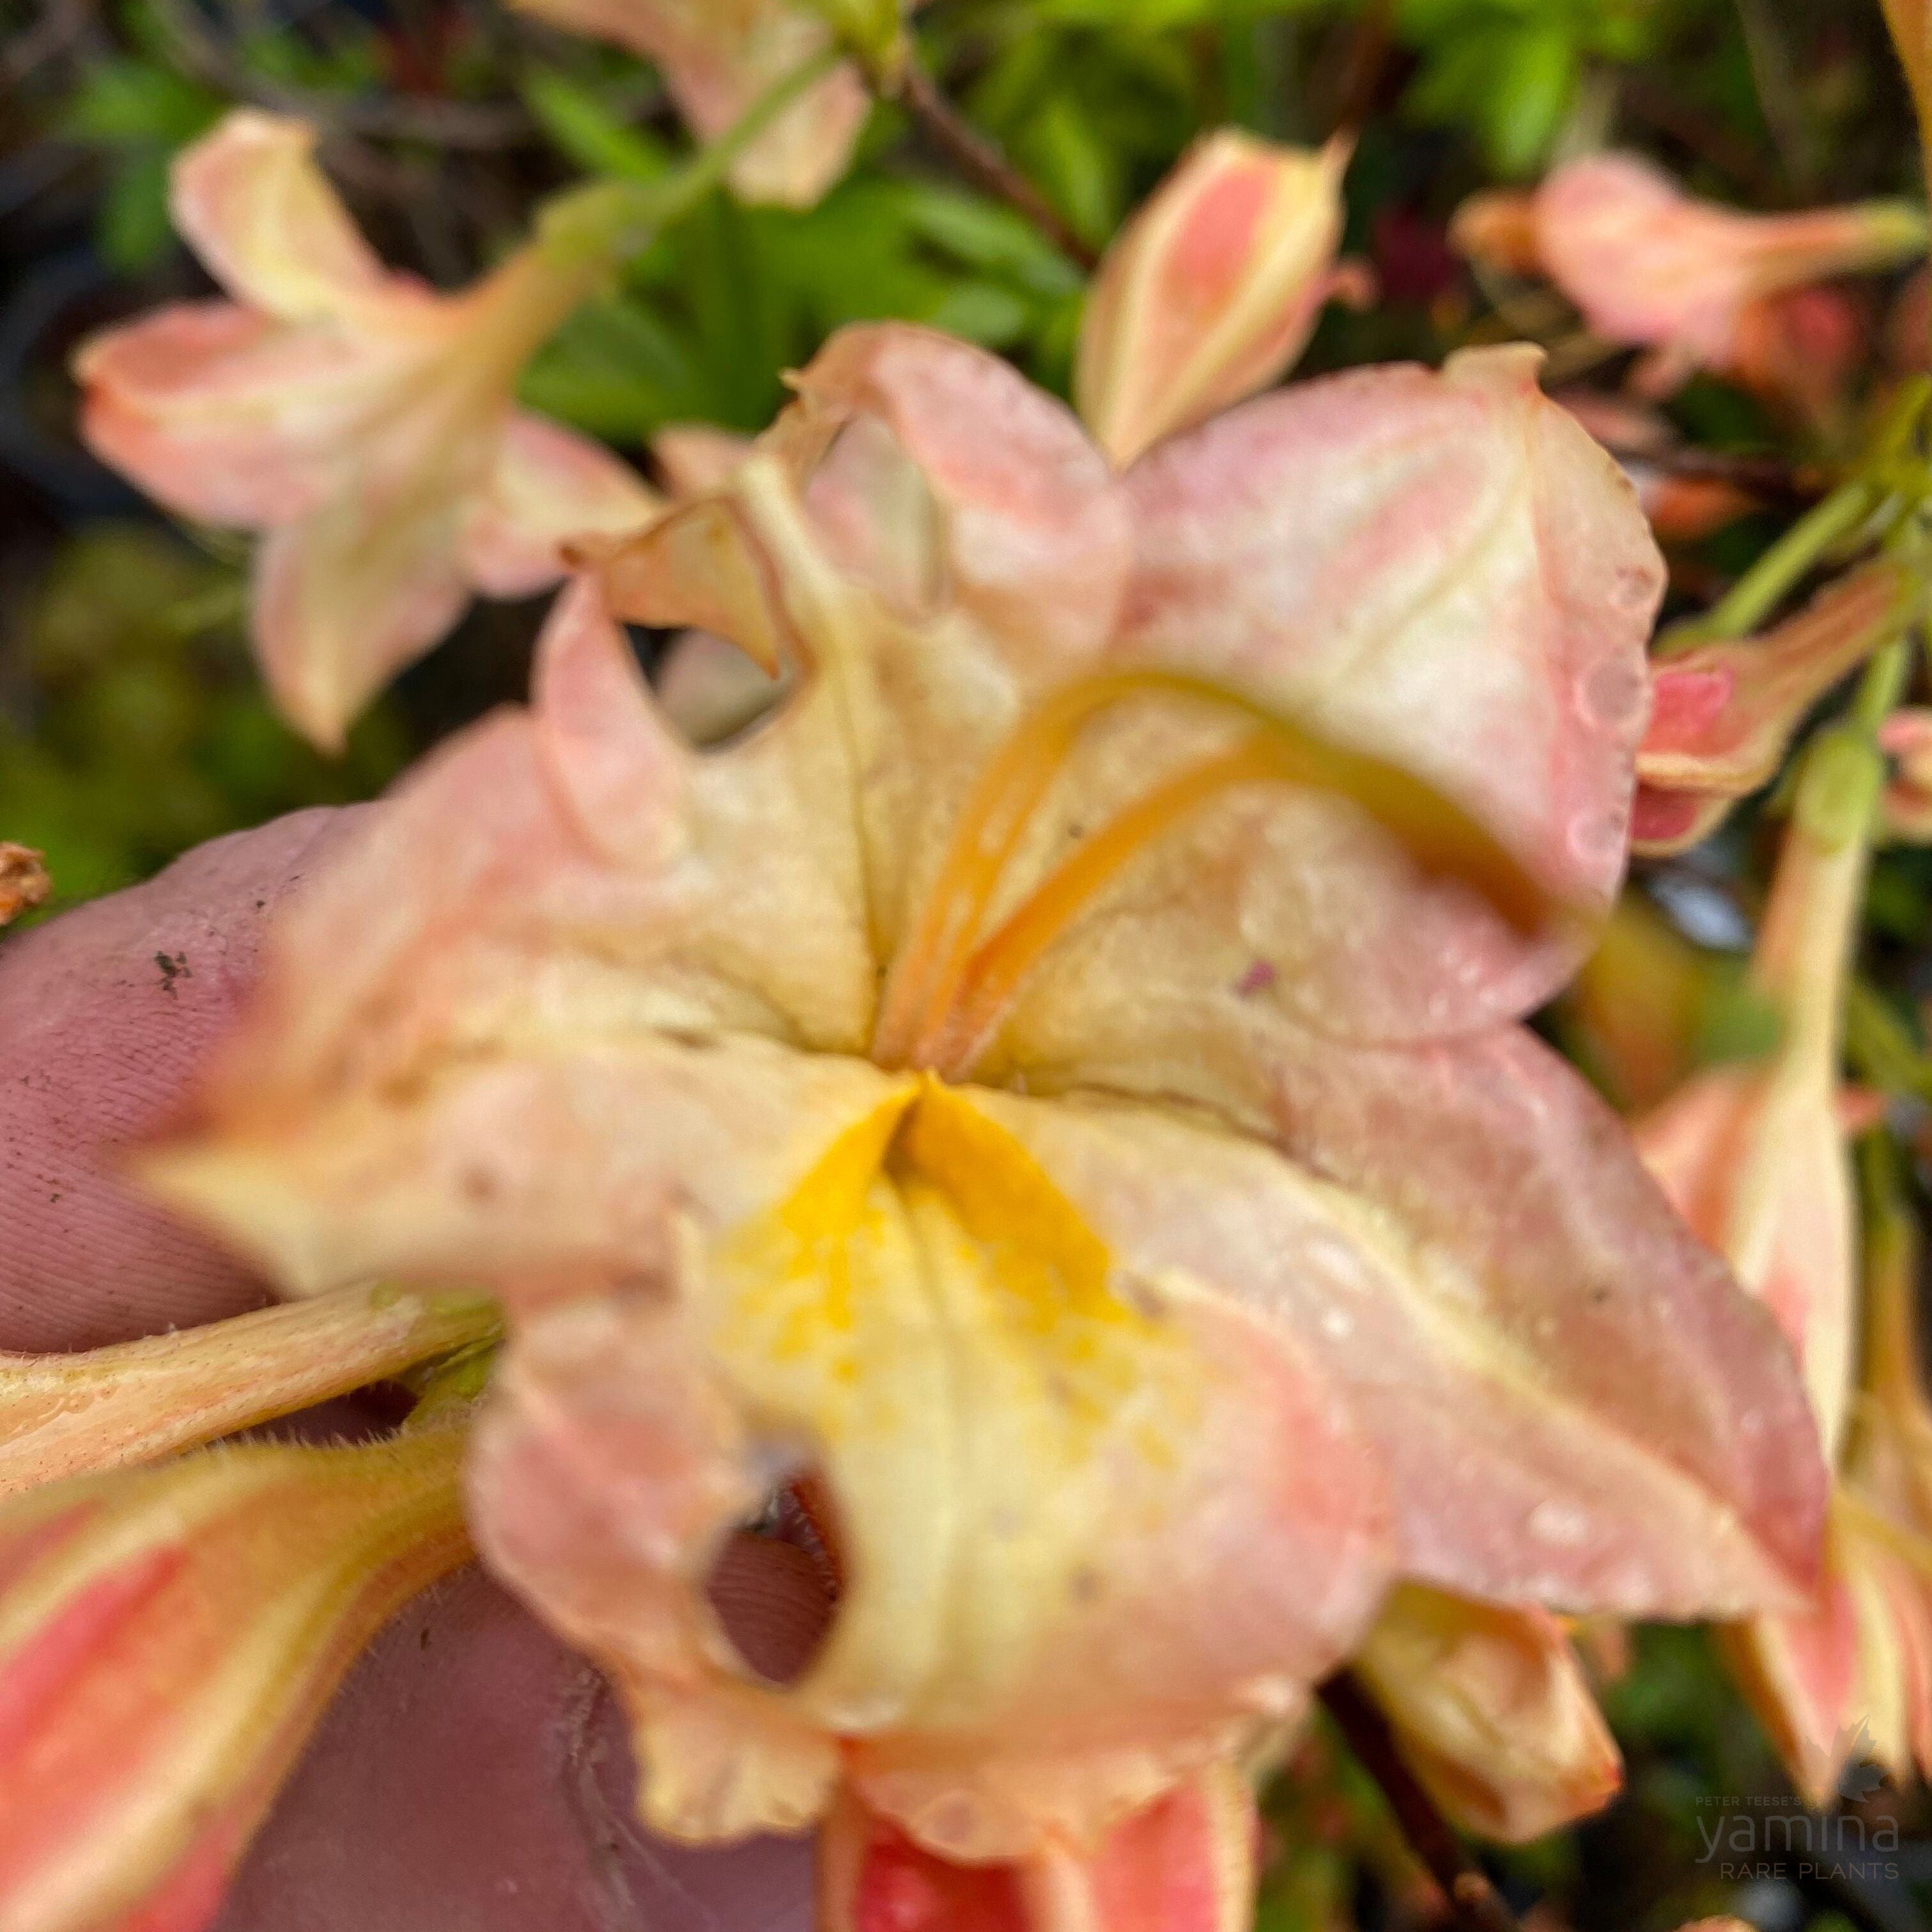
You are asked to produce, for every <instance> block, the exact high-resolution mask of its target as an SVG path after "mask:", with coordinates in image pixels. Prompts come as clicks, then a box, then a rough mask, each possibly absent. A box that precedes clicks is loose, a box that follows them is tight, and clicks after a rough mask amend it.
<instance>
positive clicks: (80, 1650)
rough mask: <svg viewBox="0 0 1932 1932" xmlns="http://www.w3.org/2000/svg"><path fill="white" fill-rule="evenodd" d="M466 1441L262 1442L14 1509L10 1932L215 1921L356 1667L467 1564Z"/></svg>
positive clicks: (5, 1766) (4, 1897)
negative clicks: (407, 1612) (305, 1748)
mask: <svg viewBox="0 0 1932 1932" xmlns="http://www.w3.org/2000/svg"><path fill="white" fill-rule="evenodd" d="M463 1440H464V1437H463V1432H462V1431H461V1430H458V1429H455V1428H449V1427H436V1428H425V1429H423V1430H421V1431H420V1432H419V1433H416V1434H413V1435H406V1436H404V1438H403V1439H400V1440H398V1441H397V1442H393V1443H382V1444H377V1445H370V1446H368V1447H365V1448H353V1449H326V1450H319V1449H308V1448H291V1447H289V1446H287V1445H266V1444H256V1445H249V1446H247V1447H245V1448H232V1449H229V1450H226V1451H222V1452H220V1453H219V1454H216V1453H214V1452H204V1453H202V1454H198V1455H196V1456H193V1457H187V1458H184V1459H183V1460H179V1461H178V1462H175V1463H171V1464H169V1465H167V1466H165V1467H163V1468H161V1469H156V1470H152V1471H148V1472H142V1473H140V1474H138V1475H114V1476H109V1477H103V1478H86V1479H83V1480H81V1481H77V1482H74V1483H68V1484H53V1485H50V1486H49V1487H44V1488H42V1489H40V1490H35V1491H34V1492H32V1493H31V1494H29V1495H28V1496H25V1497H22V1498H20V1499H16V1500H15V1501H14V1502H12V1503H11V1504H10V1505H8V1506H7V1508H6V1510H5V1511H0V1576H3V1577H4V1578H5V1590H4V1593H0V1916H4V1917H5V1919H6V1921H7V1923H8V1924H17V1925H20V1926H33V1927H46V1928H49V1932H66V1928H74V1932H80V1928H83V1927H95V1926H100V1925H110V1924H111V1925H122V1924H128V1925H131V1924H137V1923H139V1924H154V1925H156V1926H166V1927H183V1928H187V1927H199V1926H201V1925H202V1924H205V1923H207V1922H208V1921H209V1920H211V1918H213V1916H214V1912H215V1910H216V1909H217V1906H218V1905H219V1903H220V1897H221V1894H222V1891H223V1889H224V1888H225V1885H226V1879H227V1875H228V1873H229V1871H230V1870H232V1869H233V1866H234V1864H236V1861H237V1860H238V1859H239V1856H240V1854H241V1852H242V1849H244V1848H245V1846H246V1844H247V1843H248V1838H249V1836H250V1835H251V1833H252V1832H254V1829H255V1828H256V1827H257V1826H258V1825H259V1824H260V1822H261V1820H262V1818H263V1815H264V1814H266V1811H267V1810H268V1808H269V1803H270V1802H271V1801H272V1799H273V1798H274V1796H275V1791H276V1789H277V1787H278V1786H279V1785H280V1784H281V1781H282V1780H283V1778H284V1777H285V1776H286V1775H287V1772H288V1771H289V1769H290V1766H292V1765H293V1762H294V1760H295V1759H296V1755H297V1754H298V1753H299V1751H300V1750H301V1748H302V1744H303V1742H304V1741H305V1739H306V1737H307V1736H308V1732H309V1731H310V1730H311V1728H312V1727H313V1726H314V1723H315V1721H316V1720H317V1718H318V1717H319V1716H320V1713H321V1711H322V1709H323V1706H324V1705H325V1704H326V1703H327V1701H328V1700H329V1697H330V1695H331V1694H332V1692H333V1691H334V1690H335V1686H336V1685H337V1684H338V1682H340V1681H341V1677H342V1676H343V1674H344V1672H345V1671H346V1670H347V1668H348V1667H349V1665H350V1663H351V1662H352V1661H353V1660H354V1658H355V1656H356V1653H357V1652H358V1651H359V1650H360V1649H362V1646H363V1645H364V1644H365V1643H367V1642H368V1640H369V1639H370V1638H371V1637H373V1636H374V1634H375V1633H376V1631H377V1629H379V1628H380V1626H381V1625H382V1624H383V1622H385V1621H386V1619H387V1618H388V1617H389V1615H390V1613H392V1611H394V1610H395V1609H396V1608H397V1607H398V1606H399V1605H400V1604H402V1603H403V1602H404V1601H405V1600H406V1599H407V1598H409V1597H410V1596H412V1595H414V1594H415V1593H416V1591H418V1590H419V1589H422V1587H423V1586H425V1584H427V1583H431V1582H432V1581H433V1580H434V1579H435V1578H437V1577H439V1576H440V1575H442V1574H444V1573H445V1572H446V1571H449V1570H450V1569H452V1568H454V1567H455V1565H458V1563H460V1562H462V1561H463V1559H464V1557H465V1556H466V1554H467V1553H468V1547H469V1546H468V1540H467V1538H466V1535H465V1534H464V1531H463V1517H462V1509H461V1502H460V1494H459V1491H458V1481H457V1474H458V1465H459V1463H460V1459H461V1455H462V1451H463ZM143 1909H145V1912H147V1913H148V1914H149V1915H150V1916H149V1917H148V1918H141V1917H140V1916H139V1913H140V1912H142V1910H143Z"/></svg>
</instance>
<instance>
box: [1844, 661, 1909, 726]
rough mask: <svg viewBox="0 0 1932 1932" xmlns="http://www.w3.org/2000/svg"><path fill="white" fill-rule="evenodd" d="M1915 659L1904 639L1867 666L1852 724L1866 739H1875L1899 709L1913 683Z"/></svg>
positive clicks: (1855, 703)
mask: <svg viewBox="0 0 1932 1932" xmlns="http://www.w3.org/2000/svg"><path fill="white" fill-rule="evenodd" d="M1911 677H1912V658H1911V652H1910V649H1909V645H1908V644H1907V642H1906V640H1905V639H1904V638H1903V637H1895V638H1894V639H1893V640H1892V641H1891V643H1888V644H1887V645H1886V646H1885V648H1884V649H1882V650H1881V651H1879V652H1877V653H1876V655H1874V656H1873V658H1872V660H1871V661H1870V663H1869V664H1867V665H1866V666H1865V674H1864V676H1863V677H1862V678H1861V679H1860V680H1859V682H1858V695H1857V696H1856V697H1855V698H1853V700H1852V709H1851V712H1850V721H1851V723H1852V725H1853V726H1854V727H1855V728H1856V729H1857V730H1859V731H1860V732H1861V733H1863V734H1864V736H1867V737H1868V738H1875V737H1876V736H1877V735H1878V728H1879V726H1880V725H1881V724H1883V723H1884V722H1885V720H1886V719H1887V718H1889V717H1890V716H1891V714H1892V712H1894V710H1895V709H1897V706H1898V701H1899V700H1900V698H1901V697H1903V696H1904V695H1905V687H1906V685H1907V684H1908V683H1909V682H1910V681H1911Z"/></svg>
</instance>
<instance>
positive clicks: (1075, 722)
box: [873, 670, 1550, 1073]
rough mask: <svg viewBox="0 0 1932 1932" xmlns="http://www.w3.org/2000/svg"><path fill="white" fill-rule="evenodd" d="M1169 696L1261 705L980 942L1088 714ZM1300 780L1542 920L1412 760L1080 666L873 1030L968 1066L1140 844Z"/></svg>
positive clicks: (908, 1054)
mask: <svg viewBox="0 0 1932 1932" xmlns="http://www.w3.org/2000/svg"><path fill="white" fill-rule="evenodd" d="M1136 697H1172V698H1174V699H1176V700H1181V701H1182V702H1192V703H1196V704H1199V705H1204V706H1208V707H1209V708H1211V709H1215V710H1218V711H1220V712H1232V713H1234V714H1235V715H1237V716H1239V717H1242V718H1247V719H1249V720H1250V721H1252V722H1253V723H1254V724H1256V726H1257V727H1259V729H1258V730H1256V732H1255V733H1254V734H1253V736H1252V737H1250V739H1248V740H1247V742H1245V743H1244V744H1243V745H1241V746H1240V747H1238V748H1237V749H1236V750H1235V751H1232V752H1229V753H1227V754H1223V755H1221V756H1220V757H1214V758H1210V759H1208V760H1205V761H1204V762H1203V763H1201V764H1200V765H1198V766H1194V767H1193V768H1192V769H1190V770H1188V771H1187V772H1183V773H1182V774H1181V775H1179V776H1178V777H1177V778H1172V779H1170V780H1168V781H1166V782H1165V783H1163V784H1160V785H1159V786H1157V787H1155V789H1154V790H1153V791H1151V792H1150V793H1148V795H1147V796H1145V797H1144V798H1143V799H1140V800H1139V802H1136V804H1134V805H1130V806H1129V807H1127V808H1126V809H1125V810H1124V811H1122V812H1121V814H1119V815H1118V817H1116V818H1115V819H1114V820H1112V821H1111V822H1110V823H1109V824H1108V825H1106V826H1104V827H1103V829H1101V830H1100V832H1097V833H1095V834H1094V835H1093V837H1092V838H1090V839H1089V840H1088V842H1087V843H1086V844H1085V845H1083V846H1082V847H1081V849H1080V850H1079V851H1077V852H1076V853H1075V854H1074V855H1073V857H1072V858H1071V859H1069V860H1067V862H1066V863H1065V864H1064V865H1062V866H1061V868H1059V869H1058V871H1056V872H1055V873H1054V874H1052V875H1051V876H1050V877H1049V878H1048V879H1047V880H1046V881H1045V882H1044V883H1043V884H1042V885H1041V886H1039V887H1038V888H1037V889H1036V890H1035V891H1034V892H1033V893H1032V894H1031V895H1030V896H1029V898H1028V899H1027V901H1025V904H1022V906H1021V907H1019V909H1018V910H1016V911H1015V912H1014V913H1012V914H1011V915H1010V916H1009V917H1008V918H1007V920H1006V921H1005V922H1004V923H1003V924H1002V926H1001V928H1000V929H999V930H998V932H996V933H995V934H994V935H992V938H989V939H988V940H986V941H985V943H984V944H979V943H978V942H979V939H980V932H981V929H982V927H983V925H984V922H985V920H986V914H987V909H988V907H989V905H990V904H992V900H993V898H994V895H995V893H996V892H997V891H998V888H999V884H1000V881H1001V878H1002V877H1003V876H1004V873H1005V871H1006V868H1007V865H1009V863H1010V861H1011V859H1012V858H1013V853H1014V852H1015V850H1016V848H1017V847H1018V846H1019V841H1020V839H1021V837H1022V834H1023V833H1024V832H1025V829H1026V826H1027V823H1028V820H1030V819H1031V817H1032V815H1033V814H1034V811H1036V810H1037V808H1038V807H1039V805H1040V802H1041V800H1042V799H1043V798H1044V797H1045V796H1046V793H1047V791H1048V790H1049V787H1050V786H1051V785H1052V783H1053V781H1054V780H1055V778H1056V777H1057V776H1058V774H1059V773H1060V772H1061V770H1062V769H1064V766H1065V765H1066V763H1067V760H1068V759H1069V758H1070V757H1071V756H1072V754H1073V750H1074V747H1075V744H1076V739H1077V738H1078V736H1079V732H1080V730H1081V729H1082V727H1083V726H1084V725H1085V724H1087V723H1088V721H1091V719H1092V718H1094V717H1096V716H1097V715H1099V714H1100V712H1103V711H1106V710H1108V709H1111V708H1112V707H1113V706H1116V705H1118V704H1120V703H1124V702H1125V701H1127V700H1130V699H1133V698H1136ZM1256 783H1277V784H1294V785H1298V786H1301V787H1307V788H1309V789H1312V790H1322V791H1326V792H1329V793H1335V794H1337V795H1339V796H1343V797H1346V798H1349V799H1353V800H1355V802H1357V803H1358V804H1359V805H1361V806H1362V807H1363V808H1364V809H1365V810H1367V811H1368V812H1369V814H1370V816H1371V817H1373V818H1375V819H1376V820H1377V822H1378V823H1380V824H1381V825H1382V826H1384V827H1385V829H1388V831H1390V832H1392V833H1394V835H1395V836H1396V837H1397V838H1399V839H1400V841H1402V843H1403V844H1404V845H1405V846H1406V847H1407V848H1408V849H1409V852H1410V853H1411V854H1412V856H1414V857H1415V859H1417V860H1418V862H1419V863H1420V864H1421V865H1422V866H1423V867H1424V869H1425V870H1427V871H1431V872H1437V873H1442V874H1448V875H1449V876H1451V877H1457V878H1460V879H1462V880H1464V881H1465V882H1466V883H1469V884H1470V885H1472V886H1475V888H1476V889H1478V890H1479V891H1480V892H1482V893H1483V894H1484V895H1485V896H1486V897H1487V898H1488V899H1489V900H1490V902H1491V903H1492V904H1493V905H1494V906H1495V907H1496V909H1497V910H1498V911H1499V912H1500V913H1502V915H1503V916H1505V918H1506V919H1508V920H1509V921H1510V922H1511V923H1512V924H1513V925H1514V926H1517V928H1518V929H1520V930H1523V931H1525V932H1530V931H1534V930H1535V929H1537V928H1538V927H1539V926H1541V925H1542V924H1543V922H1544V920H1545V919H1546V918H1547V916H1548V913H1549V912H1550V902H1549V900H1548V898H1547V895H1546V894H1545V893H1544V892H1543V890H1542V889H1541V888H1540V887H1539V886H1537V884H1536V883H1535V881H1534V880H1532V879H1531V878H1529V876H1528V875H1527V874H1526V873H1525V872H1524V871H1523V868H1521V866H1520V865H1518V864H1517V861H1516V860H1515V859H1514V857H1513V856H1511V854H1510V853H1508V851H1506V850H1505V849H1504V848H1503V847H1502V845H1501V844H1499V843H1498V841H1496V839H1495V838H1493V836H1492V835H1490V833H1489V832H1487V830H1485V829H1484V827H1482V826H1481V825H1479V824H1478V823H1476V821H1475V820H1474V819H1472V817H1469V814H1467V813H1466V812H1465V811H1463V810H1462V809H1461V808H1460V807H1458V806H1457V805H1454V804H1452V803H1451V802H1450V801H1449V800H1448V799H1446V798H1445V797H1444V796H1442V794H1441V793H1439V792H1438V791H1436V790H1435V789H1434V788H1433V787H1431V786H1430V785H1428V784H1424V782H1423V781H1421V780H1420V779H1418V778H1415V777H1413V776H1412V775H1410V774H1409V772H1406V771H1403V769H1400V767H1399V766H1395V765H1392V764H1390V763H1388V762H1386V761H1385V760H1382V759H1380V758H1377V757H1372V756H1370V755H1369V754H1365V753H1363V752H1359V751H1351V750H1349V749H1348V748H1345V747H1343V746H1341V745H1336V744H1334V743H1332V742H1330V741H1328V739H1325V738H1322V737H1320V736H1317V735H1316V734H1315V733H1313V732H1311V731H1310V730H1307V729H1305V728H1304V727H1302V726H1301V725H1298V724H1295V723H1293V722H1292V721H1290V720H1289V719H1287V718H1284V717H1282V716H1280V715H1277V713H1275V712H1272V711H1271V710H1269V709H1268V708H1267V707H1266V706H1263V705H1262V704H1259V703H1256V701H1254V700H1252V699H1250V698H1247V697H1243V696H1241V694H1238V693H1237V692H1234V691H1227V690H1225V689H1223V688H1222V687H1220V685H1214V684H1211V683H1209V682H1207V681H1206V680H1205V679H1199V678H1192V677H1187V676H1181V675H1180V674H1178V673H1173V672H1167V671H1153V670H1145V671H1121V672H1115V673H1108V674H1105V675H1103V676H1097V677H1092V678H1087V679H1082V680H1081V681H1079V682H1077V683H1075V684H1073V685H1068V686H1067V687H1066V688H1064V689H1063V690H1061V691H1058V692H1056V693H1055V694H1053V696H1052V697H1049V699H1047V700H1046V702H1045V703H1043V704H1042V705H1040V706H1039V707H1038V708H1037V709H1035V710H1034V712H1031V714H1030V715H1028V717H1027V718H1025V719H1023V720H1022V722H1021V724H1019V727H1018V728H1017V729H1016V730H1015V731H1014V732H1013V735H1012V736H1010V738H1009V739H1007V742H1006V743H1005V744H1004V745H1003V746H1002V747H1001V749H1000V750H999V751H998V753H996V754H995V756H994V757H993V758H992V760H991V761H990V762H989V764H988V766H987V768H986V771H985V772H984V773H983V775H982V776H981V778H980V781H979V782H978V783H977V784H976V785H975V787H974V790H973V792H972V794H971V796H970V797H969V798H968V800H967V802H966V805H965V808H964V810H963V811H962V813H961V814H960V817H959V823H958V825H957V826H956V828H955V829H954V832H953V841H952V844H951V845H950V847H949V849H948V850H947V856H946V859H945V861H944V863H943V864H942V865H941V868H940V871H939V874H938V877H937V878H936V879H935V881H934V883H933V885H932V889H931V891H930V892H929V895H928V896H927V898H926V904H925V908H924V910H923V911H922V913H921V915H920V917H919V920H918V922H916V925H915V926H914V927H913V931H912V932H911V934H910V935H909V938H908V940H907V944H906V945H905V947H904V949H903V950H902V951H901V955H900V956H899V959H898V962H897V964H896V965H895V968H894V969H893V971H892V976H891V979H890V981H889V984H888V986H887V989H886V998H885V1001H884V1003H883V1007H882V1009H881V1011H880V1019H879V1024H878V1026H877V1031H876V1033H875V1035H874V1044H873V1055H874V1058H875V1059H877V1060H878V1061H880V1064H883V1065H887V1066H904V1065H913V1064H916V1065H920V1066H924V1067H932V1068H934V1069H935V1070H947V1071H950V1072H952V1073H959V1071H960V1070H962V1069H963V1068H965V1067H970V1065H971V1063H972V1061H974V1059H975V1058H977V1057H978V1055H979V1053H980V1052H981V1051H982V1050H983V1048H984V1046H986V1043H987V1042H988V1041H989V1040H990V1038H991V1037H992V1031H993V1029H994V1028H996V1027H997V1025H998V1023H999V1021H1000V1019H1001V1017H1002V1016H1004V1012H1005V1010H1007V1007H1009V1006H1010V1004H1011V1002H1012V1000H1013V997H1014V995H1016V992H1018V990H1019V986H1020V985H1021V983H1022V981H1023V980H1024V979H1025V977H1026V975H1027V974H1028V972H1030V971H1031V969H1032V968H1033V967H1034V965H1036V964H1037V962H1038V961H1039V960H1040V958H1041V956H1043V954H1044V953H1046V950H1047V949H1048V948H1049V947H1050V946H1051V945H1052V944H1053V942H1054V941H1055V940H1056V939H1057V938H1059V936H1060V935H1061V934H1062V933H1063V932H1065V931H1066V929H1067V926H1068V924H1069V923H1070V921H1071V920H1072V919H1073V918H1075V917H1076V916H1077V915H1078V913H1079V912H1080V911H1081V910H1082V908H1083V907H1085V905H1086V904H1088V901H1090V900H1091V898H1093V896H1094V894H1095V893H1096V892H1098V891H1099V890H1100V888H1101V887H1102V886H1104V885H1105V884H1106V883H1107V882H1108V881H1109V880H1110V879H1112V877H1115V874H1118V872H1119V871H1120V870H1121V868H1122V867H1123V866H1124V865H1126V864H1127V862H1128V860H1129V859H1131V858H1133V856H1134V855H1135V854H1136V853H1138V852H1139V851H1141V850H1143V849H1144V848H1145V847H1146V846H1147V845H1148V844H1149V843H1150V842H1151V841H1153V840H1154V839H1156V838H1160V836H1161V835H1163V834H1164V833H1165V832H1167V831H1168V830H1169V829H1171V828H1172V826H1175V825H1176V824H1177V823H1180V822H1181V820H1183V819H1184V818H1185V817H1187V816H1188V815H1190V814H1191V813H1192V812H1193V811H1194V810H1196V808H1198V807H1199V806H1200V805H1202V804H1204V803H1205V802H1208V800H1209V799H1212V798H1214V797H1215V796H1218V795H1219V794H1220V793H1223V792H1226V790H1229V788H1230V787H1233V786H1235V785H1239V784H1256Z"/></svg>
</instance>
